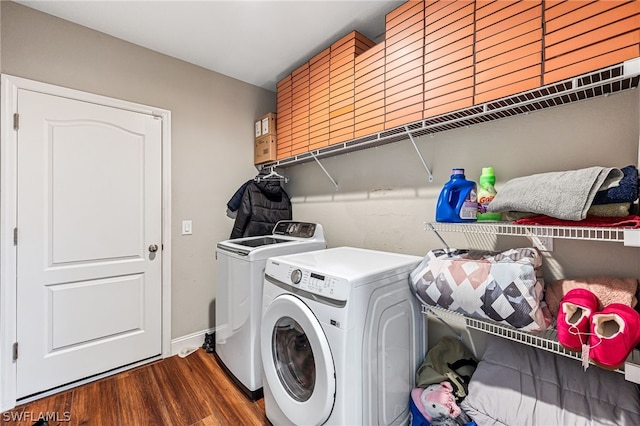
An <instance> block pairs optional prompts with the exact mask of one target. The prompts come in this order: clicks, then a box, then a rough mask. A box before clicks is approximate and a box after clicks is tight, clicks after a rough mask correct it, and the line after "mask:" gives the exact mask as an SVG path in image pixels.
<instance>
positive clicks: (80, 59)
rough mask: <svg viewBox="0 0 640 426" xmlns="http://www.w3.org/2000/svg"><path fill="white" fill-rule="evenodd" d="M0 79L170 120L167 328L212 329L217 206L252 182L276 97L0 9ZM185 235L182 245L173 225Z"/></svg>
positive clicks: (223, 231)
mask: <svg viewBox="0 0 640 426" xmlns="http://www.w3.org/2000/svg"><path fill="white" fill-rule="evenodd" d="M0 4H1V6H0V10H1V51H0V52H1V55H0V59H1V70H2V72H3V73H6V74H11V75H15V76H18V77H24V78H28V79H33V80H37V81H42V82H46V83H52V84H56V85H59V86H65V87H70V88H73V89H78V90H82V91H87V92H92V93H97V94H100V95H105V96H109V97H113V98H118V99H123V100H127V101H132V102H137V103H141V104H146V105H150V106H155V107H159V108H164V109H168V110H171V112H172V152H171V155H172V215H173V218H172V230H173V231H172V249H173V253H172V255H173V262H172V286H173V287H172V295H171V298H172V317H173V318H172V324H171V335H172V338H174V339H176V338H179V337H182V336H187V335H190V334H194V333H196V334H197V333H200V332H203V330H209V329H211V328H213V327H214V325H215V324H214V320H215V315H214V311H213V304H214V299H215V288H214V281H215V246H216V243H217V242H218V241H221V240H225V239H227V238H229V234H230V232H231V228H232V226H233V221H232V220H231V219H229V218H228V217H226V214H225V211H226V203H227V201H228V200H229V198H230V197H231V195H233V193H234V192H235V190H236V189H237V188H238V186H240V184H242V183H243V182H245V181H246V180H247V179H250V178H252V177H253V176H255V174H256V169H255V167H254V165H253V122H254V119H255V118H256V117H260V116H261V115H263V114H265V113H267V112H270V111H274V110H275V93H273V92H271V91H268V90H264V89H261V88H258V87H255V86H252V85H249V84H246V83H243V82H241V81H238V80H235V79H232V78H229V77H226V76H224V75H221V74H218V73H215V72H212V71H208V70H206V69H204V68H201V67H197V66H194V65H191V64H189V63H186V62H184V61H180V60H177V59H174V58H171V57H168V56H165V55H162V54H159V53H157V52H154V51H151V50H149V49H146V48H143V47H140V46H136V45H134V44H131V43H128V42H125V41H122V40H119V39H116V38H114V37H111V36H109V35H106V34H104V33H100V32H97V31H94V30H91V29H89V28H86V27H82V26H79V25H76V24H73V23H70V22H68V21H65V20H62V19H58V18H56V17H53V16H51V15H47V14H44V13H41V12H38V11H36V10H33V9H30V8H27V7H25V6H22V5H19V4H17V3H13V2H9V1H2V2H0ZM185 219H188V220H192V221H193V235H189V236H182V235H181V222H182V220H185Z"/></svg>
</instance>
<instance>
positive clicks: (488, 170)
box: [482, 167, 494, 176]
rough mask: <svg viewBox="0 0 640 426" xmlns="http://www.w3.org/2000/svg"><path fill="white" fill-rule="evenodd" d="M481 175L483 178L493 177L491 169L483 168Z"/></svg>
mask: <svg viewBox="0 0 640 426" xmlns="http://www.w3.org/2000/svg"><path fill="white" fill-rule="evenodd" d="M482 174H483V175H485V176H493V175H494V171H493V167H483V168H482Z"/></svg>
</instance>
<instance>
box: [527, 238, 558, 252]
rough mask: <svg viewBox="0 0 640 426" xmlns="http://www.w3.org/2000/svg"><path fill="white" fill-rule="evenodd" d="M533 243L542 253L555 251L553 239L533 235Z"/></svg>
mask: <svg viewBox="0 0 640 426" xmlns="http://www.w3.org/2000/svg"><path fill="white" fill-rule="evenodd" d="M531 241H533V245H534V247H535V248H537V249H538V250H540V251H553V237H540V236H537V235H533V236H532V237H531Z"/></svg>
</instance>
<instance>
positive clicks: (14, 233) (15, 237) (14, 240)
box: [13, 228, 18, 246]
mask: <svg viewBox="0 0 640 426" xmlns="http://www.w3.org/2000/svg"><path fill="white" fill-rule="evenodd" d="M13 245H14V246H17V245H18V228H13Z"/></svg>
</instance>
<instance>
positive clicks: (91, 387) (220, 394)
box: [0, 349, 269, 426]
mask: <svg viewBox="0 0 640 426" xmlns="http://www.w3.org/2000/svg"><path fill="white" fill-rule="evenodd" d="M41 414H44V415H45V416H47V417H48V419H49V421H48V423H49V425H50V426H56V425H60V426H67V425H69V426H71V425H73V426H75V425H91V426H102V425H103V426H118V425H120V426H137V425H141V426H164V425H167V426H174V425H175V426H182V425H184V426H213V425H269V422H268V420H267V418H266V417H265V414H264V400H262V399H261V400H259V401H257V402H251V401H250V400H249V399H248V398H247V397H246V396H244V394H242V393H241V392H240V391H239V390H238V389H237V388H236V387H235V386H234V384H233V383H232V382H231V381H230V380H229V379H228V377H227V376H226V375H225V374H224V372H223V371H222V370H221V369H220V366H219V365H218V363H217V361H216V359H215V357H214V355H213V354H211V353H207V352H206V351H204V350H203V349H198V350H197V351H196V352H194V353H192V354H191V355H188V356H187V357H185V358H180V357H178V356H173V357H170V358H166V359H164V360H162V361H158V362H155V363H152V364H148V365H145V366H142V367H138V368H135V369H133V370H129V371H126V372H124V373H120V374H117V375H115V376H111V377H108V378H105V379H101V380H98V381H96V382H93V383H89V384H86V385H82V386H79V387H77V388H74V389H71V390H68V391H64V392H61V393H59V394H56V395H52V396H49V397H46V398H43V399H40V400H37V401H33V402H30V403H26V404H23V405H20V406H18V407H16V408H15V409H13V410H11V411H7V412H5V413H2V414H0V425H29V426H31V425H32V424H34V423H35V422H36V421H37V419H38V417H40V415H41Z"/></svg>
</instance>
